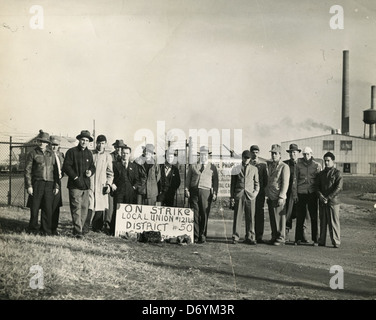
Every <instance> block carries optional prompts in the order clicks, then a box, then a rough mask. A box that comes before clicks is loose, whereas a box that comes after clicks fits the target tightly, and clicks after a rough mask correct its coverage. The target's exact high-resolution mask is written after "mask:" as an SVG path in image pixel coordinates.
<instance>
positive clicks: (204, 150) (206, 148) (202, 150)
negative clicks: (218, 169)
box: [197, 146, 212, 155]
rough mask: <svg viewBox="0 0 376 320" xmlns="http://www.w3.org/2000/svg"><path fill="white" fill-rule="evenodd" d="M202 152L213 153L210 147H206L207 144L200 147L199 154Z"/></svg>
mask: <svg viewBox="0 0 376 320" xmlns="http://www.w3.org/2000/svg"><path fill="white" fill-rule="evenodd" d="M201 153H207V154H212V153H211V152H210V151H209V148H208V147H205V146H201V147H200V152H197V154H198V155H200V154H201Z"/></svg>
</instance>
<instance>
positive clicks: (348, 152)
mask: <svg viewBox="0 0 376 320" xmlns="http://www.w3.org/2000/svg"><path fill="white" fill-rule="evenodd" d="M291 143H296V144H297V145H298V146H299V149H302V150H303V148H304V147H311V148H312V151H313V157H314V158H315V159H317V160H321V162H322V160H323V156H324V154H325V153H326V152H328V151H330V152H332V153H333V154H334V155H335V157H336V160H335V162H336V167H337V169H339V170H341V172H343V173H345V174H353V175H362V176H366V175H376V140H371V139H365V138H361V137H355V136H350V135H344V134H338V133H331V134H327V135H322V136H317V137H310V138H304V139H297V140H291V141H283V142H282V143H281V146H282V150H288V149H289V146H290V144H291ZM286 155H287V153H286Z"/></svg>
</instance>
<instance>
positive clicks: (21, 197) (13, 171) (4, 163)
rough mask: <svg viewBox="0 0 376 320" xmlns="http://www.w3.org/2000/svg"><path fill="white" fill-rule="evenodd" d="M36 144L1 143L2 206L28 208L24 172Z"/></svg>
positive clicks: (0, 191)
mask: <svg viewBox="0 0 376 320" xmlns="http://www.w3.org/2000/svg"><path fill="white" fill-rule="evenodd" d="M34 147H35V144H24V143H21V142H12V140H11V139H10V141H9V142H4V141H1V142H0V205H11V206H22V207H24V206H26V203H27V194H26V190H25V181H24V171H25V160H26V154H27V153H28V152H29V151H30V150H31V149H32V148H34Z"/></svg>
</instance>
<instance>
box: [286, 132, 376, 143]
mask: <svg viewBox="0 0 376 320" xmlns="http://www.w3.org/2000/svg"><path fill="white" fill-rule="evenodd" d="M329 136H342V137H345V138H352V139H353V138H355V139H360V140H366V141H370V142H376V140H372V139H369V138H364V137H357V136H351V135H347V134H341V133H329V134H324V135H320V136H314V137H306V138H299V139H293V140H287V141H282V143H289V142H295V141H302V140H307V139H316V138H323V137H329Z"/></svg>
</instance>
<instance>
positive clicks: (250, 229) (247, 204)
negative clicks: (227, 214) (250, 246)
mask: <svg viewBox="0 0 376 320" xmlns="http://www.w3.org/2000/svg"><path fill="white" fill-rule="evenodd" d="M255 206H256V199H254V200H250V199H247V198H246V196H245V195H243V196H242V198H241V199H235V206H234V221H233V225H232V238H233V239H234V240H236V241H238V240H239V238H240V228H241V225H242V221H243V214H244V220H245V237H244V238H245V240H247V239H248V240H253V241H254V240H255Z"/></svg>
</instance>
